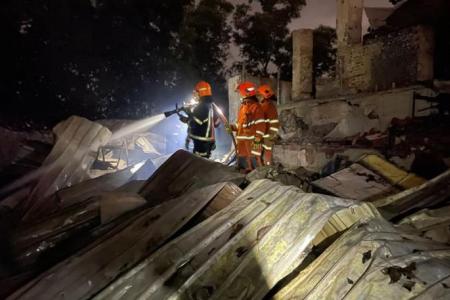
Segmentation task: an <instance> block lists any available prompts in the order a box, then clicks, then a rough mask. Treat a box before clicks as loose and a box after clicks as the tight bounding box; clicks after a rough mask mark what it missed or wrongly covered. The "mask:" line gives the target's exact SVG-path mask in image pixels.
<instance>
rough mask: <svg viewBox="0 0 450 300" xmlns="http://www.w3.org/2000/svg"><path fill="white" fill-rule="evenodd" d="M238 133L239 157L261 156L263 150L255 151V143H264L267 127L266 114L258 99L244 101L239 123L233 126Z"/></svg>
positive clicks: (240, 110)
mask: <svg viewBox="0 0 450 300" xmlns="http://www.w3.org/2000/svg"><path fill="white" fill-rule="evenodd" d="M233 127H234V128H233V129H234V130H235V131H236V132H237V134H236V140H237V154H238V156H243V157H249V156H257V157H260V156H261V150H257V149H255V147H253V144H254V142H255V141H257V142H262V140H263V136H264V131H265V127H266V123H265V118H264V113H263V111H262V108H261V105H260V104H259V102H258V99H257V98H256V97H255V96H253V97H249V98H246V99H244V100H243V101H242V104H241V107H240V109H239V115H238V119H237V123H236V125H235V126H233Z"/></svg>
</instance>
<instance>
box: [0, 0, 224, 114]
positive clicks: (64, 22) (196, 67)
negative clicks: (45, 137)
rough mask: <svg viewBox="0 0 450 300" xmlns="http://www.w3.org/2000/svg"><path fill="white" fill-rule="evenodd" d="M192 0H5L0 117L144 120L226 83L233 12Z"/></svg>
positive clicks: (215, 1)
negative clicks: (201, 82) (199, 89)
mask: <svg viewBox="0 0 450 300" xmlns="http://www.w3.org/2000/svg"><path fill="white" fill-rule="evenodd" d="M194 2H196V1H194V0H165V1H147V0H6V1H2V3H1V4H0V7H1V8H2V9H1V12H0V18H1V20H0V22H1V32H2V36H4V37H5V40H7V41H8V43H7V44H6V45H4V47H2V48H1V50H0V51H1V53H0V54H1V55H0V56H1V57H2V59H3V60H4V64H3V67H2V69H1V72H2V77H4V78H6V80H4V81H2V83H1V86H0V92H1V95H0V96H1V97H2V98H3V99H8V101H6V102H7V103H6V105H5V106H4V107H3V109H2V112H1V113H2V114H3V115H6V116H11V117H12V115H15V117H23V118H27V117H30V118H33V119H36V118H39V119H42V120H45V121H50V123H52V122H56V121H59V120H61V119H63V118H66V117H68V116H69V115H71V114H78V115H82V116H85V117H88V118H91V119H98V118H140V117H144V116H146V115H149V114H152V113H154V110H155V106H156V105H157V104H159V103H162V104H167V102H176V101H177V100H178V101H180V100H182V99H180V97H181V95H185V94H186V93H187V91H185V90H184V88H185V87H186V86H187V85H189V84H191V82H192V81H195V80H197V79H200V78H201V77H206V78H212V80H213V81H222V82H221V83H223V81H224V78H223V68H224V65H223V61H224V56H225V54H226V52H227V46H228V43H229V39H230V28H229V26H228V25H226V23H225V20H226V18H227V17H228V14H229V13H231V11H232V9H233V7H232V6H231V5H230V4H228V3H227V1H221V0H202V1H200V3H199V4H198V6H195V5H194ZM227 26H228V27H227ZM197 77H198V78H197ZM189 90H192V86H190V88H189ZM167 105H168V104H167Z"/></svg>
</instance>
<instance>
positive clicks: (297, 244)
mask: <svg viewBox="0 0 450 300" xmlns="http://www.w3.org/2000/svg"><path fill="white" fill-rule="evenodd" d="M374 216H378V212H377V211H376V209H374V208H373V207H372V206H370V204H363V205H355V203H354V202H353V201H349V200H343V199H340V198H334V197H329V196H323V195H318V194H306V193H303V192H302V191H301V190H299V189H297V188H295V187H292V186H282V185H280V184H279V183H276V182H271V181H268V180H260V181H256V182H254V183H252V184H251V185H250V186H249V187H248V188H247V189H246V190H245V191H244V193H243V194H242V195H241V196H240V197H239V198H238V199H236V200H235V201H234V202H233V203H232V204H231V205H230V206H228V207H227V208H225V209H224V210H222V211H220V212H219V213H218V214H216V215H214V216H213V217H211V218H209V219H208V220H206V221H205V222H203V223H201V224H199V225H198V226H196V227H195V228H193V229H192V230H191V231H189V232H187V233H186V234H184V235H182V236H180V237H178V238H177V239H175V240H174V241H172V242H170V243H168V244H167V245H165V246H164V247H163V248H161V249H160V250H158V251H157V252H156V253H154V254H152V255H151V256H150V257H148V258H147V259H145V260H144V261H142V262H141V263H140V264H138V265H137V266H136V267H134V268H133V269H131V270H130V271H129V272H127V273H125V274H123V275H122V276H120V277H119V278H118V279H117V280H116V281H115V282H114V283H112V284H111V285H109V286H108V287H107V288H105V289H104V290H103V291H102V292H101V293H100V294H98V295H97V297H96V299H262V298H263V297H264V296H265V295H266V293H267V292H268V291H269V290H270V289H271V288H273V287H274V286H275V285H276V284H277V283H278V282H279V281H280V280H281V279H283V278H284V277H285V276H286V275H288V274H290V273H291V272H292V271H293V270H294V269H295V268H297V267H298V266H299V265H300V264H301V263H302V261H303V259H304V258H305V257H306V256H307V255H308V253H309V252H310V249H311V246H312V243H313V241H314V240H315V239H317V238H320V239H323V238H324V237H326V236H328V234H329V233H330V232H331V233H332V234H333V233H335V232H336V231H337V230H339V231H340V230H344V229H346V228H348V227H349V226H351V225H353V224H354V222H355V221H358V220H361V219H367V218H371V217H374ZM327 226H328V229H327V230H326V231H324V228H327ZM330 228H331V230H330Z"/></svg>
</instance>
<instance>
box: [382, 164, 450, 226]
mask: <svg viewBox="0 0 450 300" xmlns="http://www.w3.org/2000/svg"><path fill="white" fill-rule="evenodd" d="M449 197H450V171H447V172H445V173H443V174H441V175H440V176H438V177H436V178H434V179H432V180H430V181H428V182H427V183H424V184H422V185H420V186H417V187H414V188H412V189H409V190H406V191H403V192H401V193H398V194H396V195H392V196H389V197H386V198H383V199H380V200H377V201H375V202H374V205H375V206H376V207H378V208H379V209H380V210H381V211H382V213H383V215H384V216H385V217H386V218H388V219H393V218H395V217H397V216H401V215H404V214H406V213H408V212H410V211H413V210H417V209H419V208H426V207H431V206H433V205H436V204H438V203H442V202H443V201H445V200H447V199H448V198H449Z"/></svg>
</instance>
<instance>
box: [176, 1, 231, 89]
mask: <svg viewBox="0 0 450 300" xmlns="http://www.w3.org/2000/svg"><path fill="white" fill-rule="evenodd" d="M233 9H234V7H233V5H232V4H230V3H229V2H228V1H224V0H201V1H200V2H199V3H198V4H197V5H195V4H194V5H191V6H190V7H189V9H188V10H187V12H186V15H185V20H184V22H183V25H182V28H181V30H180V33H179V36H178V38H177V39H176V51H177V52H178V56H177V57H178V61H179V62H180V63H181V65H182V68H181V70H180V71H182V72H183V74H184V76H183V77H185V78H186V79H188V78H189V79H191V80H184V84H185V85H190V86H192V84H193V83H194V81H196V80H199V79H203V80H207V81H209V82H211V83H213V84H214V86H215V87H216V90H217V88H218V87H222V86H224V82H225V72H226V67H225V64H226V60H227V58H228V52H229V48H230V41H231V31H232V30H231V26H230V24H229V22H228V18H229V16H230V14H231V13H232V12H233ZM222 92H223V91H222Z"/></svg>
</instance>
